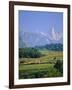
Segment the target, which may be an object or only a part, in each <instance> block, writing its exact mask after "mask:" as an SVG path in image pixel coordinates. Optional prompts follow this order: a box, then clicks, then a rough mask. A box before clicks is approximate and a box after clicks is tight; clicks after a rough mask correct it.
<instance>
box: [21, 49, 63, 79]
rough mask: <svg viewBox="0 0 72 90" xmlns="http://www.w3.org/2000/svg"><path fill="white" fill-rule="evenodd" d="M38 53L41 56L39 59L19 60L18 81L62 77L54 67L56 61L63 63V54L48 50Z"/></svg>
mask: <svg viewBox="0 0 72 90" xmlns="http://www.w3.org/2000/svg"><path fill="white" fill-rule="evenodd" d="M40 52H41V53H42V54H43V56H41V57H39V58H20V60H19V79H28V78H45V77H62V76H63V73H62V72H60V70H58V69H57V68H55V67H54V66H55V64H56V62H57V61H58V60H59V61H63V52H62V51H48V50H40ZM57 67H58V66H57Z"/></svg>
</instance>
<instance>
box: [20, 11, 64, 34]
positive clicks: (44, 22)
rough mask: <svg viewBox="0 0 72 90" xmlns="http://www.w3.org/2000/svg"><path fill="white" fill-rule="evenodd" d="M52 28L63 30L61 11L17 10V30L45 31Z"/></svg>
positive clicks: (57, 30)
mask: <svg viewBox="0 0 72 90" xmlns="http://www.w3.org/2000/svg"><path fill="white" fill-rule="evenodd" d="M52 28H54V30H55V31H56V32H62V31H63V13H61V12H43V11H41V12H40V11H24V10H20V11H19V30H20V31H25V32H47V33H50V32H51V29H52Z"/></svg>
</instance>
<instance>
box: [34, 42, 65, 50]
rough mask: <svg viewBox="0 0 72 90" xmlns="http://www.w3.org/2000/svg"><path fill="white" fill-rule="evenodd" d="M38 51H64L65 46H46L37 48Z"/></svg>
mask: <svg viewBox="0 0 72 90" xmlns="http://www.w3.org/2000/svg"><path fill="white" fill-rule="evenodd" d="M35 48H37V49H48V50H52V51H63V44H60V43H58V44H47V45H44V46H36V47H35Z"/></svg>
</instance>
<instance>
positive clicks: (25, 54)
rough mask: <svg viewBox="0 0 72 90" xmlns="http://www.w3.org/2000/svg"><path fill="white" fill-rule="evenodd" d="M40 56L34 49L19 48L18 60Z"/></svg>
mask: <svg viewBox="0 0 72 90" xmlns="http://www.w3.org/2000/svg"><path fill="white" fill-rule="evenodd" d="M41 56H42V54H41V52H39V50H38V49H35V48H20V49H19V58H38V57H41Z"/></svg>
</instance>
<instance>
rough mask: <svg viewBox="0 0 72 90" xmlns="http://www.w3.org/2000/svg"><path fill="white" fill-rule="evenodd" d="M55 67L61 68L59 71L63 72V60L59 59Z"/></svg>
mask: <svg viewBox="0 0 72 90" xmlns="http://www.w3.org/2000/svg"><path fill="white" fill-rule="evenodd" d="M54 68H56V69H57V70H59V72H61V73H63V61H62V60H57V62H56V64H55V65H54Z"/></svg>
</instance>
